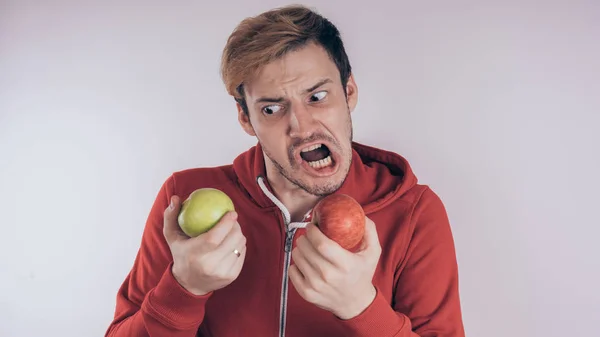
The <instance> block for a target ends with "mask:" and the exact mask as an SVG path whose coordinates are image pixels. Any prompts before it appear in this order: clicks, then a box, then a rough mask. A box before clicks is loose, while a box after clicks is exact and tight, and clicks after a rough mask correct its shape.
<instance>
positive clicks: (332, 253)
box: [306, 223, 348, 266]
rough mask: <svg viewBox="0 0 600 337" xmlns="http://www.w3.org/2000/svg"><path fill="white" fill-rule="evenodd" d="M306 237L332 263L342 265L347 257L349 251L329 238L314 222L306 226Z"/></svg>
mask: <svg viewBox="0 0 600 337" xmlns="http://www.w3.org/2000/svg"><path fill="white" fill-rule="evenodd" d="M306 238H307V239H308V242H309V243H310V245H311V246H312V248H313V249H314V251H315V252H316V253H317V254H318V255H319V256H320V257H321V258H322V259H324V260H326V261H327V262H329V263H330V264H331V265H334V266H340V264H342V263H343V261H344V260H345V259H346V258H347V255H348V251H346V250H345V249H344V248H342V247H341V246H340V245H339V244H338V243H337V242H335V241H333V240H331V239H330V238H328V237H327V236H326V235H325V234H323V232H321V230H319V228H318V227H317V226H315V225H314V224H312V223H310V224H308V225H307V226H306Z"/></svg>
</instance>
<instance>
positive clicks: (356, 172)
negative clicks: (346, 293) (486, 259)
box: [106, 143, 464, 337]
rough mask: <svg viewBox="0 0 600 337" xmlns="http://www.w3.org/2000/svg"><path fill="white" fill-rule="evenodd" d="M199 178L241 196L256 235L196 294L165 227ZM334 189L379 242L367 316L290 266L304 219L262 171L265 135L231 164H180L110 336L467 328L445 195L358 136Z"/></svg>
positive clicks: (450, 335)
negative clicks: (304, 282) (303, 285)
mask: <svg viewBox="0 0 600 337" xmlns="http://www.w3.org/2000/svg"><path fill="white" fill-rule="evenodd" d="M202 187H213V188H218V189H220V190H222V191H224V192H225V193H227V194H228V195H229V196H230V197H231V198H232V200H233V202H234V204H235V207H236V211H237V212H238V214H239V215H238V222H239V224H240V226H241V228H242V232H243V233H244V235H245V236H246V238H247V254H246V260H245V262H244V266H243V269H242V271H241V273H240V275H239V277H238V278H237V279H236V280H235V281H234V282H233V283H231V284H230V285H228V286H227V287H225V288H223V289H220V290H217V291H214V292H211V293H209V294H206V295H204V296H196V295H193V294H191V293H189V292H188V291H186V290H185V289H184V288H183V287H181V286H180V285H179V283H178V282H177V281H176V280H175V279H174V278H173V275H172V273H171V266H172V263H173V259H172V256H171V253H170V250H169V247H168V246H167V243H166V241H165V239H164V236H163V211H164V210H165V208H166V207H167V206H168V203H169V200H170V197H171V196H172V195H174V194H175V195H178V196H179V197H181V198H182V200H184V199H185V198H187V196H188V195H189V194H190V193H191V192H193V191H194V190H196V189H198V188H202ZM336 193H344V194H348V195H350V196H352V197H354V198H355V199H356V200H357V201H358V202H359V203H360V204H361V205H362V206H363V208H364V210H365V213H366V215H367V216H368V217H369V218H370V219H372V220H373V221H374V222H375V224H376V226H377V232H378V235H379V240H380V243H381V246H382V253H381V257H380V260H379V264H378V266H377V269H376V271H375V275H374V277H373V284H374V285H375V287H376V290H377V295H376V297H375V299H374V301H373V302H372V303H371V305H370V306H369V307H367V308H366V310H364V311H363V312H362V313H361V314H359V315H358V316H356V317H354V318H352V319H349V320H342V319H339V318H337V317H336V316H334V315H333V314H332V313H330V312H328V311H325V310H323V309H320V308H318V307H316V306H315V305H313V304H311V303H309V302H306V301H305V300H304V299H303V298H302V297H300V295H299V294H298V293H297V292H296V290H295V288H294V286H293V285H292V284H291V282H290V281H289V277H288V275H287V271H288V267H289V264H290V260H291V259H290V255H291V250H292V247H293V246H294V245H295V242H296V241H295V239H296V238H297V237H298V236H299V234H302V233H303V231H304V229H303V227H304V226H305V225H306V223H292V222H290V216H289V212H288V211H287V209H285V206H284V205H283V204H282V203H281V202H279V201H278V200H277V199H276V197H275V196H274V195H273V193H272V191H271V188H270V187H269V185H268V181H267V179H266V176H265V165H264V158H263V153H262V150H261V148H260V145H256V146H254V147H252V148H251V149H249V150H248V151H247V152H244V153H242V154H241V155H239V156H238V157H237V158H236V159H235V161H234V162H233V164H232V165H227V166H221V167H216V168H196V169H189V170H185V171H181V172H177V173H174V174H173V175H171V176H170V177H169V178H168V179H167V180H166V182H165V183H164V184H163V186H162V188H161V189H160V191H159V193H158V196H157V198H156V201H155V202H154V205H153V207H152V209H151V211H150V215H149V217H148V220H147V222H146V226H145V229H144V232H143V236H142V242H141V246H140V249H139V252H138V254H137V257H136V259H135V262H134V265H133V268H132V269H131V271H130V273H129V274H128V276H127V277H126V279H125V281H124V282H123V284H122V286H121V288H120V290H119V292H118V294H117V301H116V310H115V316H114V320H113V321H112V322H111V324H110V326H109V328H108V330H107V331H106V336H112V337H125V336H127V337H133V336H151V337H159V336H161V337H162V336H165V337H166V336H168V337H193V336H202V337H209V336H211V337H212V336H216V337H233V336H257V337H271V336H272V337H282V336H286V337H300V336H301V337H332V336H356V337H366V336H373V337H392V336H395V337H409V336H410V337H417V336H420V337H426V336H432V337H433V336H438V337H462V336H464V329H463V323H462V317H461V308H460V300H459V291H458V268H457V262H456V257H455V248H454V242H453V238H452V233H451V230H450V225H449V222H448V218H447V216H446V212H445V209H444V206H443V204H442V202H441V200H440V199H439V198H438V196H437V195H436V194H435V193H434V192H433V191H432V190H431V189H429V188H428V187H427V186H423V185H419V184H417V178H416V177H415V175H414V174H413V172H412V171H411V168H410V166H409V164H408V163H407V161H406V160H405V159H404V158H402V157H400V156H399V155H397V154H395V153H392V152H387V151H383V150H380V149H376V148H373V147H368V146H365V145H361V144H358V143H353V156H352V164H351V168H350V171H349V175H348V177H347V179H346V180H345V182H344V184H343V185H342V187H341V188H340V189H339V190H338V191H337V192H336Z"/></svg>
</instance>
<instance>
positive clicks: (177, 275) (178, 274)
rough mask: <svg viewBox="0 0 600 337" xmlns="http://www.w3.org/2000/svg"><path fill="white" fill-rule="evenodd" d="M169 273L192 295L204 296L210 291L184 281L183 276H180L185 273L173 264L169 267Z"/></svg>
mask: <svg viewBox="0 0 600 337" xmlns="http://www.w3.org/2000/svg"><path fill="white" fill-rule="evenodd" d="M171 274H172V275H173V278H174V279H175V281H177V283H179V285H181V286H182V287H183V288H184V289H185V290H186V291H188V292H190V293H191V294H193V295H196V296H204V295H206V294H208V293H209V292H210V291H204V290H202V289H198V288H195V287H193V286H191V285H190V284H189V283H188V282H186V281H185V278H184V277H183V276H182V275H185V273H182V272H181V271H180V270H179V268H177V266H176V265H175V264H173V267H172V268H171Z"/></svg>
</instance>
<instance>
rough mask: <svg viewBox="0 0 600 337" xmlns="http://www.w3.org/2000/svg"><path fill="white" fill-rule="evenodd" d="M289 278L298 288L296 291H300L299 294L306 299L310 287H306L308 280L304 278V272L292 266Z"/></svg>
mask: <svg viewBox="0 0 600 337" xmlns="http://www.w3.org/2000/svg"><path fill="white" fill-rule="evenodd" d="M288 276H289V278H290V281H292V284H293V285H294V287H295V288H296V291H298V294H300V296H302V297H303V298H305V294H306V289H307V288H308V287H307V285H306V279H305V278H304V275H302V272H301V271H300V270H299V269H298V266H296V265H291V266H290V268H289V269H288ZM305 299H306V298H305Z"/></svg>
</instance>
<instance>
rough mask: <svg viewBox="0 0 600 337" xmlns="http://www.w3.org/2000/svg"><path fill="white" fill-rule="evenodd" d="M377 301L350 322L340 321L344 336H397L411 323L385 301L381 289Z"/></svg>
mask: <svg viewBox="0 0 600 337" xmlns="http://www.w3.org/2000/svg"><path fill="white" fill-rule="evenodd" d="M376 289H377V294H376V295H375V299H374V300H373V302H372V303H371V305H369V306H368V307H367V308H366V309H365V310H364V311H363V312H362V313H360V314H359V315H358V316H356V317H353V318H351V319H348V320H342V319H338V321H339V322H340V324H341V325H342V326H343V328H344V330H345V334H344V336H354V337H362V336H380V337H388V336H389V337H392V336H397V335H398V334H399V332H400V331H402V330H403V329H405V328H406V325H407V324H409V325H408V326H409V329H410V323H409V320H408V317H406V316H405V315H403V314H400V313H398V312H396V311H394V309H393V308H392V307H391V306H390V304H389V303H388V302H387V301H386V300H385V298H384V297H383V295H381V292H380V290H379V288H376Z"/></svg>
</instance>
